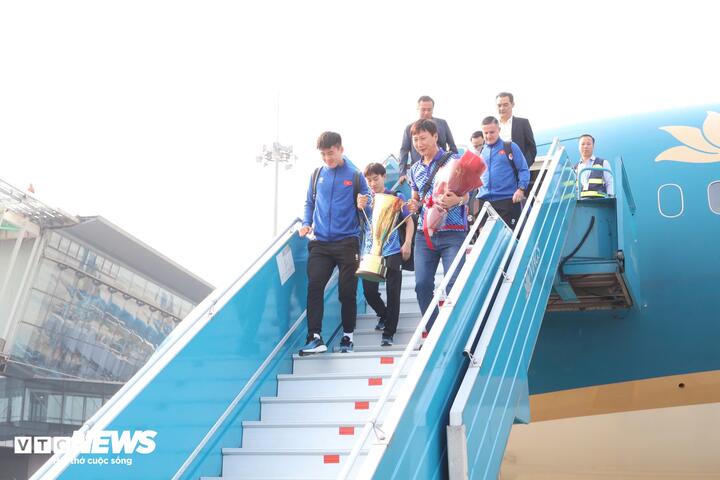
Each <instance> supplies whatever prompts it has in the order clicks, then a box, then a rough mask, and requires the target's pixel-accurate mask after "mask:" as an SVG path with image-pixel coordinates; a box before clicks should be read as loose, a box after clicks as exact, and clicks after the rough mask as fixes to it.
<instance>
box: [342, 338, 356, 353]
mask: <svg viewBox="0 0 720 480" xmlns="http://www.w3.org/2000/svg"><path fill="white" fill-rule="evenodd" d="M352 351H353V342H351V341H350V337H348V336H347V335H343V337H342V340H340V353H348V352H352Z"/></svg>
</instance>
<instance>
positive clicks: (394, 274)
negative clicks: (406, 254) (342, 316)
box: [362, 253, 402, 335]
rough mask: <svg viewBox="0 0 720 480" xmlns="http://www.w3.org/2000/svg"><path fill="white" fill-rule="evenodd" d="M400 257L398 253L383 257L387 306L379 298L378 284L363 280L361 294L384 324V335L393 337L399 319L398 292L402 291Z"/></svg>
mask: <svg viewBox="0 0 720 480" xmlns="http://www.w3.org/2000/svg"><path fill="white" fill-rule="evenodd" d="M400 265H402V256H401V255H400V254H399V253H398V254H395V255H390V256H389V257H385V266H386V267H387V278H386V281H385V292H386V296H387V305H386V304H385V303H384V302H383V300H382V297H381V296H380V282H371V281H370V280H363V281H362V285H363V293H364V294H365V300H367V302H368V304H369V305H370V307H371V308H372V309H373V310H375V314H377V316H378V317H380V318H381V319H382V320H383V321H384V322H385V331H384V332H383V333H385V334H386V335H395V331H397V324H398V318H399V317H400V290H401V289H402V270H401V269H400Z"/></svg>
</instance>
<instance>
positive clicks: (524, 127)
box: [495, 92, 537, 167]
mask: <svg viewBox="0 0 720 480" xmlns="http://www.w3.org/2000/svg"><path fill="white" fill-rule="evenodd" d="M495 101H496V103H497V109H498V115H499V117H500V138H502V139H503V140H505V141H508V142H510V141H512V142H514V143H516V144H517V146H518V147H520V150H521V151H522V152H523V155H525V160H527V164H528V167H529V166H530V165H532V163H533V162H534V161H535V156H536V155H537V147H536V146H535V135H533V131H532V127H530V122H529V121H528V119H527V118H520V117H515V116H513V107H514V106H515V98H514V97H513V94H512V93H508V92H500V93H498V94H497V97H495Z"/></svg>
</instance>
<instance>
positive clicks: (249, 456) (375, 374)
mask: <svg viewBox="0 0 720 480" xmlns="http://www.w3.org/2000/svg"><path fill="white" fill-rule="evenodd" d="M441 279H442V276H441V275H438V276H437V277H436V282H437V283H439V281H440V280H441ZM414 288H415V277H414V274H413V273H412V272H404V274H403V286H402V291H401V311H402V312H403V313H402V314H401V315H400V320H399V322H398V329H397V333H396V334H395V344H394V345H393V346H392V347H380V337H381V332H378V331H376V330H375V324H376V323H377V317H376V316H375V315H374V314H360V315H358V319H357V324H356V330H355V334H354V339H353V340H354V344H355V351H354V352H351V353H337V352H334V353H326V354H319V355H312V356H299V355H297V354H294V355H293V357H292V362H293V369H292V372H293V373H292V374H280V375H278V376H277V381H278V388H277V396H275V397H263V398H261V399H260V402H261V405H262V406H261V409H260V410H261V414H260V420H259V421H245V422H243V423H242V427H243V437H242V445H241V447H240V448H223V449H222V454H223V463H222V476H221V477H203V480H220V479H223V480H235V479H237V480H239V479H261V478H277V479H280V478H308V479H310V478H312V479H326V478H327V479H329V478H336V477H337V476H338V474H339V472H340V468H341V464H342V463H343V462H344V460H345V459H346V457H347V456H348V454H349V453H350V450H351V448H352V447H353V444H354V442H355V440H356V438H357V437H356V434H357V433H359V432H360V430H361V429H362V426H363V425H364V423H365V421H366V420H367V417H368V415H369V413H370V411H371V409H372V408H373V407H375V405H376V404H377V401H378V399H379V398H380V394H381V393H382V391H383V389H385V388H387V386H388V380H389V378H390V376H391V374H392V372H393V370H394V369H395V368H396V366H397V365H398V362H397V361H398V360H399V358H400V356H401V355H402V351H403V350H405V348H406V347H407V344H408V341H409V340H410V337H411V336H412V334H413V332H414V331H415V329H416V327H417V324H418V323H419V322H420V318H421V317H420V310H419V308H418V306H417V300H416V298H415V291H414ZM381 291H383V289H382V288H381ZM335 348H337V347H335ZM416 357H417V352H416V351H413V352H412V353H410V355H409V358H408V361H407V362H406V363H405V364H404V366H403V371H402V372H400V374H399V376H398V380H397V381H396V382H395V383H394V385H393V386H392V391H391V392H390V394H389V398H388V401H387V403H386V404H385V408H383V411H382V413H381V414H380V416H379V418H378V421H377V422H376V427H377V428H379V429H381V428H382V422H383V419H384V415H385V414H386V412H387V411H388V410H389V409H390V408H391V407H392V405H393V401H394V398H395V396H396V394H397V392H398V391H399V390H400V389H401V388H402V386H403V383H404V380H405V378H406V377H407V372H408V371H409V369H410V367H411V365H412V363H413V361H414V360H415V358H416ZM370 441H371V439H370V438H368V439H367V440H366V441H365V444H369V443H370ZM366 454H367V448H362V449H361V450H360V452H359V461H358V462H356V466H355V468H354V469H353V471H352V473H351V475H352V476H354V475H355V474H356V471H357V470H358V469H359V468H360V466H361V465H362V459H363V458H364V456H365V455H366Z"/></svg>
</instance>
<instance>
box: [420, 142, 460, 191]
mask: <svg viewBox="0 0 720 480" xmlns="http://www.w3.org/2000/svg"><path fill="white" fill-rule="evenodd" d="M452 155H453V152H445V155H443V156H442V157H440V160H438V162H437V163H436V164H435V167H434V168H433V170H432V172H430V176H429V177H428V179H427V182H425V185H423V189H422V192H421V195H420V201H423V200H424V199H425V196H426V195H427V194H428V191H429V190H430V187H431V186H432V182H433V180H434V179H435V175H436V174H437V172H438V170H440V169H441V168H442V167H444V166H445V164H446V163H447V161H448V159H449V158H450V157H451V156H452Z"/></svg>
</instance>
